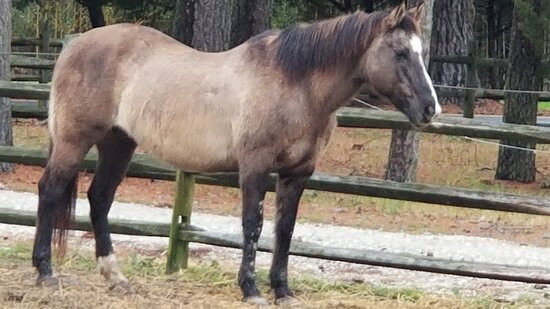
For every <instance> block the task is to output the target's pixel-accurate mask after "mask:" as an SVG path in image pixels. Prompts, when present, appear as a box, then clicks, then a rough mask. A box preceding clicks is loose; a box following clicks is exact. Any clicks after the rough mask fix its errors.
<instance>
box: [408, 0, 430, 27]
mask: <svg viewBox="0 0 550 309" xmlns="http://www.w3.org/2000/svg"><path fill="white" fill-rule="evenodd" d="M425 11H426V3H425V2H424V1H420V2H418V4H417V5H416V6H415V7H413V8H410V9H409V11H408V15H409V16H410V17H412V18H413V19H414V20H416V21H417V22H418V21H421V20H422V18H424V12H425Z"/></svg>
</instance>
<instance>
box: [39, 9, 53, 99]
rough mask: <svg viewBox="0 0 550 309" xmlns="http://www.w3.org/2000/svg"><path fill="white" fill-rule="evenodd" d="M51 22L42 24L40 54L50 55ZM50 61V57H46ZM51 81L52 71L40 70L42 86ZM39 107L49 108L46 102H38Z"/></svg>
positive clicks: (46, 21)
mask: <svg viewBox="0 0 550 309" xmlns="http://www.w3.org/2000/svg"><path fill="white" fill-rule="evenodd" d="M50 30H51V29H50V20H49V19H48V18H45V19H44V21H43V22H42V25H41V28H40V52H42V53H49V52H50ZM45 58H46V59H49V58H48V57H45ZM50 81H51V72H50V70H40V80H39V82H40V83H41V84H47V83H49V82H50ZM38 106H40V107H44V108H46V107H47V104H46V101H45V100H40V101H38Z"/></svg>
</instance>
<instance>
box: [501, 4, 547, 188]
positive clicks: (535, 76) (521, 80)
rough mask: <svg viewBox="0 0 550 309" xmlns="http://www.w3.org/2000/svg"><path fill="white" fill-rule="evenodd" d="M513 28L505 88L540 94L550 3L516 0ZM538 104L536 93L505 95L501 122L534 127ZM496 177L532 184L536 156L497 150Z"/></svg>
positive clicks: (524, 144) (519, 144) (521, 144)
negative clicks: (534, 92) (533, 91)
mask: <svg viewBox="0 0 550 309" xmlns="http://www.w3.org/2000/svg"><path fill="white" fill-rule="evenodd" d="M543 4H544V5H543ZM512 27H513V37H512V44H511V50H510V65H509V68H508V74H507V75H508V76H507V88H508V89H519V90H535V91H540V90H542V81H543V66H542V59H543V51H544V46H545V38H546V37H547V35H548V29H549V27H550V0H522V1H516V8H515V9H514V21H513V26H512ZM537 104H538V95H536V94H524V93H507V94H506V97H505V105H504V117H503V120H504V122H509V123H517V124H528V125H535V124H536V121H537ZM501 144H503V145H512V146H517V147H523V148H528V149H534V148H535V144H534V143H529V142H523V141H507V140H503V141H501ZM495 178H496V179H499V180H515V181H520V182H532V181H534V180H535V153H534V152H533V151H524V150H519V149H512V148H507V147H500V149H499V154H498V166H497V172H496V175H495Z"/></svg>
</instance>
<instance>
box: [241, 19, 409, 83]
mask: <svg viewBox="0 0 550 309" xmlns="http://www.w3.org/2000/svg"><path fill="white" fill-rule="evenodd" d="M389 12H390V11H389V10H387V11H379V12H374V13H370V14H367V13H365V12H362V11H357V12H355V13H352V14H348V15H343V16H340V17H335V18H332V19H328V20H323V21H319V22H315V23H311V24H300V25H296V26H293V27H290V28H287V29H284V30H282V31H273V30H271V31H267V32H265V33H262V34H260V35H258V36H256V37H254V38H252V39H251V40H250V44H251V47H253V49H255V50H256V52H258V51H263V52H262V53H261V56H262V57H265V56H267V57H270V58H272V59H271V61H270V62H271V63H273V64H275V65H276V66H278V67H280V68H281V69H282V71H283V72H284V73H285V74H286V75H287V76H288V77H289V78H290V79H292V80H300V79H302V78H303V77H305V76H306V75H307V74H308V73H310V72H312V71H317V70H319V71H326V70H327V69H330V68H333V67H335V66H338V65H339V64H341V63H342V62H344V61H349V60H354V59H357V58H358V57H360V56H361V55H363V54H364V52H365V50H366V49H367V48H368V46H369V45H370V43H371V42H372V40H373V39H374V38H375V34H377V33H378V32H379V31H382V30H381V28H380V24H381V21H382V19H383V18H384V17H385V16H387V15H388V14H389ZM398 27H399V28H401V29H403V30H405V31H407V32H416V33H418V32H419V26H418V24H417V23H416V22H415V21H414V20H413V19H412V18H411V17H409V16H406V17H405V18H404V19H403V20H402V21H401V24H400V25H399V26H398ZM274 35H277V36H276V37H275V38H274V39H273V40H268V39H267V38H268V37H270V36H271V37H272V36H274ZM269 50H271V51H273V53H269V54H271V55H266V52H267V51H269Z"/></svg>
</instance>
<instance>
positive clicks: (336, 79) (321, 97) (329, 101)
mask: <svg viewBox="0 0 550 309" xmlns="http://www.w3.org/2000/svg"><path fill="white" fill-rule="evenodd" d="M356 67H357V64H356V63H350V64H348V65H346V66H339V67H338V68H334V69H332V70H327V71H324V72H318V73H314V74H312V75H311V77H310V97H312V98H313V101H314V104H316V105H317V107H318V109H319V110H320V111H322V112H324V113H327V114H332V113H334V112H335V111H336V110H337V109H338V108H340V107H342V106H343V105H345V104H346V103H347V102H348V101H349V100H350V99H351V98H352V96H353V95H354V94H355V93H357V91H359V88H360V86H361V83H360V82H357V81H355V80H354V79H353V76H354V74H353V73H354V68H356Z"/></svg>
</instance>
